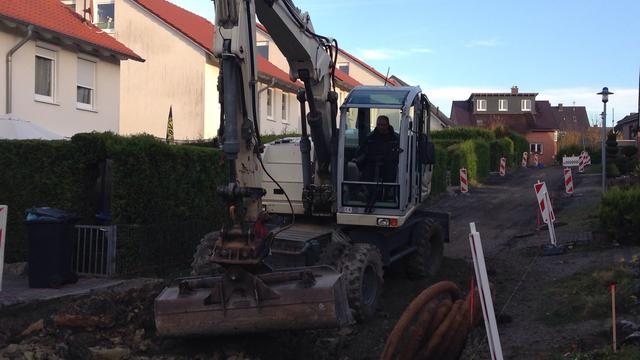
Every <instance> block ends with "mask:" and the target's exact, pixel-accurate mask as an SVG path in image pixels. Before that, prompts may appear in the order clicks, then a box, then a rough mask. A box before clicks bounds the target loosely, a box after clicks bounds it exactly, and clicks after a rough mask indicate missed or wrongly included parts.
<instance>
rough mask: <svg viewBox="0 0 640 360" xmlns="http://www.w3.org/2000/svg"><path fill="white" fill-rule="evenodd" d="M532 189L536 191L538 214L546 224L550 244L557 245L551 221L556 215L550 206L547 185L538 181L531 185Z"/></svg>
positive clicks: (554, 219)
mask: <svg viewBox="0 0 640 360" xmlns="http://www.w3.org/2000/svg"><path fill="white" fill-rule="evenodd" d="M533 189H534V190H535V191H536V198H537V199H538V207H539V208H540V214H542V221H544V223H545V224H547V228H548V229H549V240H550V241H551V245H552V246H557V245H558V243H557V241H556V229H555V227H554V225H553V222H554V221H556V215H555V213H554V212H553V207H552V206H551V199H550V198H549V192H548V191H547V185H546V184H545V183H544V182H540V181H538V182H537V183H536V184H534V185H533Z"/></svg>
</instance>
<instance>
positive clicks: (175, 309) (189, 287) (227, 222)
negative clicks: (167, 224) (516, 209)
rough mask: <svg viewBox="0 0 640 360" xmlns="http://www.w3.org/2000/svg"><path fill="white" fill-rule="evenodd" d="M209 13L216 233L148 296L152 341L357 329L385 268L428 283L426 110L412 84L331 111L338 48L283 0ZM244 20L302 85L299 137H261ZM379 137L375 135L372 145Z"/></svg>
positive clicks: (362, 95) (435, 231)
mask: <svg viewBox="0 0 640 360" xmlns="http://www.w3.org/2000/svg"><path fill="white" fill-rule="evenodd" d="M214 5H215V28H216V31H215V39H214V54H215V56H216V57H217V59H218V60H219V63H220V76H219V79H218V89H219V93H220V97H219V101H220V104H221V116H220V129H219V138H220V140H221V148H222V151H223V152H224V156H225V159H226V166H227V182H226V185H223V186H219V187H218V189H217V193H218V194H219V196H220V197H221V199H223V200H224V204H225V209H224V210H225V211H224V214H225V218H224V224H223V226H222V228H221V229H220V231H216V232H213V233H211V234H208V235H206V236H205V237H204V238H203V239H202V241H201V243H200V244H199V245H198V248H197V249H196V252H195V255H194V261H193V263H192V270H193V271H192V275H193V276H190V277H185V278H180V279H177V280H176V281H175V283H174V284H173V285H171V286H169V287H167V288H165V289H164V290H163V291H162V292H161V293H160V295H158V297H157V298H156V300H155V305H154V312H155V323H156V329H157V332H158V334H160V335H163V336H204V335H223V334H239V333H257V332H265V331H273V330H294V329H312V328H329V327H342V326H346V325H350V324H352V323H354V321H365V320H367V319H368V318H370V317H372V316H373V315H374V314H375V311H376V307H377V305H378V302H379V299H380V294H381V291H382V285H383V274H384V271H385V269H387V268H388V267H389V266H391V265H392V264H395V263H398V265H399V266H402V267H403V268H404V269H405V270H406V273H407V275H409V276H411V277H428V276H432V275H434V274H435V273H436V272H437V271H438V268H439V267H440V264H441V262H442V253H443V247H444V243H445V242H448V241H449V215H448V214H446V213H439V212H435V211H430V210H429V209H427V207H426V206H425V204H424V202H425V199H426V197H427V196H428V194H429V192H430V185H431V175H432V173H433V168H434V158H435V156H434V152H435V151H434V145H433V144H432V143H431V142H430V141H429V134H430V120H431V108H430V106H431V105H430V102H429V100H428V98H427V96H426V95H425V94H424V93H422V91H421V90H420V88H419V87H417V86H405V87H395V86H358V87H356V88H354V89H353V90H352V91H351V92H350V93H349V94H348V96H347V97H346V99H345V101H344V102H343V104H340V106H339V104H338V96H337V93H336V92H335V83H334V79H335V69H336V62H337V54H338V51H339V50H338V44H337V41H335V40H334V39H331V38H329V37H325V36H322V35H318V34H317V33H315V31H314V29H313V25H312V23H311V20H310V17H309V15H308V13H306V12H302V11H301V10H300V9H298V8H297V7H296V6H295V5H294V4H293V3H292V1H291V0H214ZM256 16H257V19H258V20H259V21H260V23H261V24H262V25H263V26H264V27H265V28H266V29H267V30H268V32H269V34H270V36H271V37H272V39H273V41H274V42H275V44H276V45H277V46H278V48H279V49H280V51H281V52H282V54H284V56H285V57H286V59H287V62H288V64H289V69H290V71H289V76H290V79H291V80H292V81H299V82H300V83H301V84H303V85H304V86H301V89H300V91H299V92H298V94H297V99H298V102H299V106H300V114H301V118H302V121H301V136H300V137H298V138H284V139H280V140H277V141H274V142H272V143H269V144H262V143H261V141H260V127H259V124H260V121H259V120H260V119H259V112H258V89H257V86H258V80H257V70H256V68H257V67H256V63H257V52H256V46H255V34H256ZM307 107H308V109H307ZM338 113H339V115H340V116H339V118H338ZM379 128H380V129H379ZM382 128H384V129H386V130H384V131H383V129H382ZM381 132H382V133H383V134H385V136H384V139H386V140H385V141H382V142H380V141H377V142H376V141H373V139H374V138H375V137H376V136H375V134H376V133H378V135H379V134H380V133H381ZM378 137H379V136H378Z"/></svg>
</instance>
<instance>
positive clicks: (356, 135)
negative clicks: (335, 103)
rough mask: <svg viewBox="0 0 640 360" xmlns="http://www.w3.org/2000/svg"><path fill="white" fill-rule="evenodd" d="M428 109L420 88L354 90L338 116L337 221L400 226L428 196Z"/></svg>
mask: <svg viewBox="0 0 640 360" xmlns="http://www.w3.org/2000/svg"><path fill="white" fill-rule="evenodd" d="M428 107H429V102H428V100H427V98H426V96H425V95H424V94H422V92H421V90H420V88H419V87H380V86H377V87H371V86H361V87H357V88H355V89H353V90H352V91H351V93H350V94H349V96H348V97H347V98H346V100H345V102H344V104H343V105H342V107H341V116H340V135H341V136H340V139H339V145H338V163H339V164H342V165H341V166H339V167H338V173H337V199H338V201H337V222H338V223H339V224H344V225H360V226H363V225H364V226H382V227H401V226H402V225H403V224H404V222H405V221H406V219H407V218H408V217H409V216H410V215H411V213H412V212H413V210H414V209H415V207H416V206H417V205H419V204H420V203H421V202H422V200H423V199H424V198H425V197H426V196H427V195H428V194H429V190H430V187H429V184H430V182H431V174H432V170H433V163H434V161H433V157H434V156H433V153H434V150H433V145H432V144H430V143H429V142H428V133H429V125H430V124H429V120H430V117H429V109H428Z"/></svg>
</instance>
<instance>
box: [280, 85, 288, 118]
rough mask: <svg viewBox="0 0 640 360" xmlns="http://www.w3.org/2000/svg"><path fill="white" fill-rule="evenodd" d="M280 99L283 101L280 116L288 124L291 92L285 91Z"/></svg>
mask: <svg viewBox="0 0 640 360" xmlns="http://www.w3.org/2000/svg"><path fill="white" fill-rule="evenodd" d="M280 101H281V104H280V110H281V111H282V114H281V115H280V118H281V119H282V123H283V124H288V123H289V94H287V93H286V92H284V91H283V92H282V95H281V96H280Z"/></svg>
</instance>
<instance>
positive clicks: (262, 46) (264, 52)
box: [256, 41, 269, 60]
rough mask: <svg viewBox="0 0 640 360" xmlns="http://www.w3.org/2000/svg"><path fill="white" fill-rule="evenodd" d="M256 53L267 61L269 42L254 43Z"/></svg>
mask: <svg viewBox="0 0 640 360" xmlns="http://www.w3.org/2000/svg"><path fill="white" fill-rule="evenodd" d="M256 51H257V52H258V55H260V56H262V57H263V58H265V59H267V60H269V42H268V41H256Z"/></svg>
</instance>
